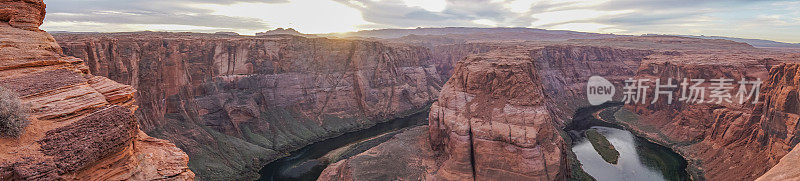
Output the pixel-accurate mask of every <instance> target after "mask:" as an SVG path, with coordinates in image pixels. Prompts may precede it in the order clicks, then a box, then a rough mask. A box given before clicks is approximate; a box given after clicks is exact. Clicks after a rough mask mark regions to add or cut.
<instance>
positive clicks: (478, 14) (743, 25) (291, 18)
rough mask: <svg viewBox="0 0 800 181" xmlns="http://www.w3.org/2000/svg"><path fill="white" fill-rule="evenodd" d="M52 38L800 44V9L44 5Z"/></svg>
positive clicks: (493, 2) (79, 0) (235, 0)
mask: <svg viewBox="0 0 800 181" xmlns="http://www.w3.org/2000/svg"><path fill="white" fill-rule="evenodd" d="M45 3H46V4H47V13H48V14H47V18H46V19H45V24H44V25H43V26H42V29H44V30H47V31H82V32H87V31H92V32H123V31H143V30H153V31H195V32H216V31H235V32H239V33H241V34H254V33H256V32H263V31H266V30H268V29H274V28H278V27H292V28H295V29H297V30H298V31H300V32H303V33H332V32H346V31H357V30H364V29H376V28H414V27H450V26H467V27H532V28H544V29H559V30H575V31H586V32H598V33H617V34H633V35H638V34H645V33H657V34H684V35H707V36H708V35H717V36H731V37H739V38H758V39H768V40H776V41H783V42H791V43H800V1H796V0H795V1H786V0H785V1H781V0H45Z"/></svg>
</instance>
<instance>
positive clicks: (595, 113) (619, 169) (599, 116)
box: [566, 104, 689, 181]
mask: <svg viewBox="0 0 800 181" xmlns="http://www.w3.org/2000/svg"><path fill="white" fill-rule="evenodd" d="M617 111H621V112H622V111H624V110H622V109H621V108H620V105H619V104H605V105H601V106H594V107H588V108H583V109H579V110H578V111H577V113H576V116H575V119H574V121H573V123H572V125H570V126H568V127H567V129H566V131H567V132H568V133H569V135H570V137H571V139H572V140H573V142H572V149H571V150H572V151H573V152H574V153H575V156H576V157H577V160H578V161H579V162H580V163H581V164H582V168H583V170H584V171H585V172H586V173H587V174H589V175H591V176H592V177H594V179H596V180H600V181H602V180H689V174H687V172H686V168H687V162H686V160H685V159H684V158H683V157H681V156H680V155H679V154H677V153H675V152H673V151H672V150H671V149H669V148H666V147H664V146H661V145H658V144H655V143H653V142H650V141H648V140H647V139H645V138H642V137H639V136H636V135H634V134H633V133H631V132H630V131H628V130H625V129H624V128H622V127H620V126H619V125H616V124H613V122H615V121H616V116H615V115H616V114H615V113H617ZM588 129H595V130H597V131H598V132H599V133H600V134H602V135H603V136H605V137H606V138H607V139H608V141H609V142H611V144H612V145H613V146H614V148H616V150H617V151H619V154H620V156H619V161H618V163H616V164H611V163H608V162H606V161H605V160H603V159H602V158H601V156H600V154H598V152H597V151H595V149H594V148H593V146H592V144H590V142H589V141H588V139H586V136H585V135H584V132H585V131H586V130H588Z"/></svg>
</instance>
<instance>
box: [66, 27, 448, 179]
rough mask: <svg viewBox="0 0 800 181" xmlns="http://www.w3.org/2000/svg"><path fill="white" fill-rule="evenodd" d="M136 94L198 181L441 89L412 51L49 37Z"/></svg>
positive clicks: (413, 105)
mask: <svg viewBox="0 0 800 181" xmlns="http://www.w3.org/2000/svg"><path fill="white" fill-rule="evenodd" d="M56 37H57V39H58V40H59V42H60V43H61V45H62V47H63V48H64V50H65V53H66V54H68V55H73V56H76V57H80V58H83V59H86V60H87V62H88V66H89V70H91V72H92V73H95V74H99V75H107V76H108V77H110V78H111V79H113V80H116V81H119V82H123V83H129V84H131V85H133V86H134V87H135V88H137V89H139V90H140V93H139V94H138V95H137V97H136V99H137V101H138V102H139V103H138V105H139V106H140V109H139V110H138V111H137V115H138V116H139V117H140V118H141V119H140V122H141V123H142V127H143V129H144V130H145V131H146V132H148V133H151V134H154V135H156V136H157V137H160V138H165V139H168V140H170V141H172V142H174V143H176V144H177V145H178V146H179V147H181V148H182V149H183V150H184V151H186V152H187V153H188V154H189V156H190V157H191V160H190V163H189V165H190V167H191V168H192V170H194V171H195V172H196V173H198V175H199V176H200V177H202V178H207V179H214V180H216V179H252V178H257V177H258V173H257V171H258V169H259V168H261V167H262V166H263V165H265V164H266V163H267V162H271V161H273V160H275V159H277V158H279V157H282V156H284V155H285V154H286V153H288V152H289V151H292V150H294V149H298V148H301V147H303V146H305V145H308V144H310V143H313V142H315V141H319V140H322V139H325V138H328V137H331V136H335V135H338V134H341V133H344V132H348V131H354V130H357V129H361V128H365V127H368V126H371V125H374V124H376V123H378V122H381V121H385V120H388V119H392V118H396V117H399V116H404V115H408V114H411V113H414V112H417V111H422V110H423V109H426V108H427V106H428V105H429V104H430V103H431V102H432V101H433V100H434V99H435V98H436V97H437V95H438V93H439V89H440V87H441V85H442V84H443V83H444V81H442V80H441V78H440V77H439V73H437V70H436V67H435V66H434V64H433V63H432V61H431V55H430V53H429V51H428V50H427V49H425V48H422V47H417V46H407V45H397V44H385V43H379V42H371V41H360V40H342V39H326V38H303V37H296V36H288V35H275V36H256V37H252V36H215V35H207V34H180V33H132V34H93V35H66V34H65V35H58V36H56Z"/></svg>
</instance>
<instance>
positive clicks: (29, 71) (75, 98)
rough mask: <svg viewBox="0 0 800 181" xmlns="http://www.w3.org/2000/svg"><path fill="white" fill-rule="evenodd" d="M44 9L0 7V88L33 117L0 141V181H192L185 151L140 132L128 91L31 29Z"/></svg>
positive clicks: (28, 4)
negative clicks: (12, 93)
mask: <svg viewBox="0 0 800 181" xmlns="http://www.w3.org/2000/svg"><path fill="white" fill-rule="evenodd" d="M44 8H45V5H44V3H43V2H42V1H41V0H10V1H8V0H7V1H2V2H0V39H2V40H3V41H2V42H0V86H2V87H5V88H6V89H10V90H12V91H15V92H16V93H18V94H19V96H20V99H21V100H22V102H23V104H26V105H28V106H30V108H31V111H32V113H31V115H30V116H29V117H28V119H29V120H30V125H28V126H27V127H26V129H25V131H24V133H23V134H22V135H21V136H20V137H19V138H0V180H57V179H65V180H72V179H77V180H161V179H173V180H193V179H194V173H192V171H190V170H189V169H188V167H187V162H188V157H187V156H186V154H185V153H184V152H182V151H181V150H180V149H178V148H177V147H175V145H173V144H172V143H170V142H167V141H165V140H161V139H156V138H152V137H150V136H148V135H147V134H145V133H143V132H142V131H140V130H139V124H138V123H137V122H136V118H135V117H134V116H133V111H134V110H136V108H137V106H136V105H135V104H134V103H135V100H134V99H133V97H134V93H135V92H136V90H135V89H133V88H132V87H130V86H128V85H123V84H119V83H117V82H114V81H112V80H109V79H108V78H105V77H100V76H94V75H92V74H90V73H89V71H88V67H86V65H85V64H84V63H83V60H81V59H77V58H74V57H67V56H63V55H62V50H61V48H60V47H59V46H58V44H57V43H56V42H55V40H54V39H53V38H52V36H50V34H48V33H47V32H44V31H42V30H39V29H38V27H39V25H41V24H42V20H43V19H44V14H45V11H44Z"/></svg>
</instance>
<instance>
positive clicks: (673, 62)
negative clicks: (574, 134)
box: [322, 37, 798, 180]
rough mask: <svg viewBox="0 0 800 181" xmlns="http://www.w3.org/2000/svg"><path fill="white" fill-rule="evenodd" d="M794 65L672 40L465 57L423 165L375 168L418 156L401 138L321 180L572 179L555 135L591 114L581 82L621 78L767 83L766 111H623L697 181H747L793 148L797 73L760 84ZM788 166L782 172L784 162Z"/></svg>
mask: <svg viewBox="0 0 800 181" xmlns="http://www.w3.org/2000/svg"><path fill="white" fill-rule="evenodd" d="M797 60H798V59H797V56H796V55H794V56H793V55H786V54H784V53H776V52H768V51H764V50H759V49H755V48H753V47H751V46H749V45H746V44H741V43H735V42H730V41H722V40H700V39H693V38H680V37H634V38H615V39H604V40H575V41H568V42H559V43H544V44H535V43H534V44H509V45H508V46H507V47H506V49H496V50H492V51H490V52H488V53H483V54H479V55H472V56H469V58H466V59H464V60H461V61H460V62H459V63H458V66H457V68H456V69H455V71H454V72H455V73H454V76H453V77H451V79H450V80H449V81H448V82H447V83H446V84H445V86H444V87H443V89H442V94H441V96H440V98H439V101H438V102H436V103H434V105H433V106H432V108H431V113H430V119H429V120H430V125H429V127H430V132H429V138H430V139H429V140H426V141H427V143H429V144H430V145H431V148H433V149H432V150H431V151H428V150H426V149H417V151H418V152H420V153H421V154H420V156H409V157H408V158H405V157H404V158H401V159H397V158H395V159H383V158H382V157H380V156H381V155H394V154H399V155H403V154H404V153H405V152H404V151H402V150H406V151H408V149H402V150H401V151H392V150H390V149H387V148H391V147H393V146H396V145H395V144H405V145H420V143H416V142H410V141H404V139H403V138H398V140H397V141H399V143H398V142H391V141H390V142H387V143H385V144H382V145H381V146H379V147H377V148H373V149H371V150H370V151H368V152H366V153H364V154H361V155H359V156H357V157H355V158H353V159H348V160H344V161H341V162H339V163H336V164H333V165H332V166H331V167H329V168H328V169H326V170H325V172H324V173H323V177H322V178H323V179H329V180H352V179H357V178H370V177H365V176H369V175H366V174H360V173H363V172H366V173H371V174H380V173H382V172H380V171H364V170H365V169H366V168H367V167H360V166H355V165H354V164H355V163H362V164H367V165H369V164H375V163H371V162H365V161H364V160H366V161H372V162H379V163H382V162H383V163H388V162H395V161H397V162H415V163H423V165H422V166H420V165H414V166H411V167H409V169H397V170H400V171H403V172H414V171H416V172H421V173H422V174H417V175H416V176H417V177H413V178H410V179H412V180H413V179H430V178H444V179H475V178H477V179H481V180H482V179H499V178H501V177H504V176H509V177H514V178H527V179H530V178H543V179H550V180H557V179H565V178H568V177H570V176H571V175H570V173H569V172H572V171H573V170H571V169H575V168H574V167H568V166H567V164H570V163H568V161H565V160H564V159H566V157H567V154H566V151H569V150H568V147H566V146H564V145H565V144H567V143H564V141H563V139H561V137H559V136H558V134H557V133H558V131H559V130H560V129H563V126H565V125H568V124H569V122H570V120H571V115H572V114H574V112H575V110H576V109H577V108H580V107H585V106H588V103H587V102H586V101H585V97H586V93H585V82H586V81H587V79H588V78H589V77H590V76H592V75H600V76H603V77H606V78H607V79H609V80H611V81H612V82H617V83H620V82H621V81H622V80H624V79H627V78H667V77H673V78H676V79H679V78H683V77H688V78H708V79H711V78H733V79H739V78H742V77H747V78H748V79H750V80H752V79H755V78H762V80H765V84H764V87H762V91H761V92H762V95H761V100H762V103H760V104H755V105H752V104H751V105H747V106H737V105H738V104H737V105H729V104H722V105H710V104H697V105H694V104H677V103H676V104H672V105H661V104H660V103H656V104H652V105H641V106H639V105H630V106H626V108H628V109H629V110H632V111H634V112H636V113H639V114H641V117H640V119H639V120H638V121H636V120H634V121H632V122H630V121H629V122H628V123H625V126H627V127H629V128H630V129H631V130H633V131H634V132H637V133H638V134H640V135H642V136H644V137H647V138H648V139H651V140H653V141H655V142H657V143H659V144H662V145H665V146H668V147H671V148H672V149H673V150H675V151H677V152H679V153H681V154H682V155H683V156H684V157H685V158H687V159H688V160H689V163H690V167H691V168H693V169H692V170H689V171H690V172H691V173H692V174H695V176H698V177H704V178H707V179H710V180H721V179H745V180H747V179H755V178H758V177H759V176H760V175H761V174H763V173H764V172H766V171H767V169H769V168H771V167H772V166H773V165H775V164H776V163H778V160H779V159H780V158H782V157H783V155H785V154H787V152H788V151H789V150H790V148H791V147H793V146H794V145H796V143H797V138H796V136H795V135H796V130H795V127H796V125H797V123H796V122H797V114H796V113H794V112H793V111H796V110H794V109H796V106H794V105H795V104H796V103H797V100H794V99H797V96H796V94H797V93H796V92H797V91H796V90H795V89H797V88H796V87H797V86H796V84H797V83H796V82H797V79H796V78H795V75H796V72H797V70H796V68H792V67H796V66H789V65H786V66H778V67H776V68H773V69H772V71H770V72H767V68H768V67H769V66H770V65H772V64H775V63H776V62H787V61H797ZM792 81H794V82H792ZM617 87H618V88H619V87H620V86H619V85H618V86H617ZM618 90H619V89H618ZM618 93H619V92H618ZM706 94H707V95H708V94H709V93H706ZM677 97H678V96H675V98H676V99H677ZM651 99H652V97H651ZM520 115H525V116H520ZM541 118H546V121H545V120H539V119H541ZM531 128H533V129H531ZM408 134H414V132H409V133H408ZM415 136H420V135H415ZM501 148H503V149H501ZM505 148H507V149H505ZM565 149H567V150H565ZM527 150H534V152H531V153H529V152H526V151H527ZM535 150H546V151H542V152H541V153H540V154H532V153H538V152H535ZM429 152H434V153H429ZM520 153H525V154H520ZM429 155H430V156H429ZM795 155H796V154H795ZM425 156H429V157H433V158H425ZM517 156H521V157H517ZM556 156H558V157H556ZM376 157H377V158H376ZM384 157H389V156H384ZM794 157H796V156H794ZM794 157H788V158H785V160H787V161H786V162H790V161H791V160H792V158H794ZM390 160H391V161H390ZM430 162H435V164H431V163H430ZM504 163H510V164H507V165H505V164H504ZM511 165H513V166H511ZM518 165H521V166H518ZM784 165H786V164H784ZM520 168H525V169H524V170H519V169H520ZM773 170H776V171H774V172H775V173H777V174H770V175H779V176H783V177H780V178H786V176H785V175H780V174H781V173H785V170H786V168H783V169H782V167H776V168H773ZM527 171H530V172H527ZM789 173H791V172H789ZM385 174H386V175H391V174H390V173H385ZM788 175H791V174H788ZM773 178H778V177H773Z"/></svg>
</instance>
